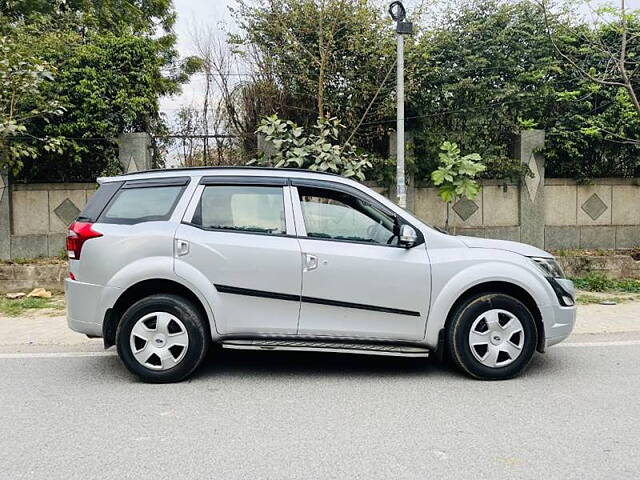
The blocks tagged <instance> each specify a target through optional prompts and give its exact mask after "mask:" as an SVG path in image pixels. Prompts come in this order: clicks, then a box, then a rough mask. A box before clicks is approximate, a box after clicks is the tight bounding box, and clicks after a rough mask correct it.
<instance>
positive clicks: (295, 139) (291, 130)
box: [250, 115, 371, 181]
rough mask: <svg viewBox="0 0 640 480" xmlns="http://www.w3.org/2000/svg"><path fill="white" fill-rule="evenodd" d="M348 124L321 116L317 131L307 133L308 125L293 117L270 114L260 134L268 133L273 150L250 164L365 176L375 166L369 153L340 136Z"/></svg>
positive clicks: (358, 176)
mask: <svg viewBox="0 0 640 480" xmlns="http://www.w3.org/2000/svg"><path fill="white" fill-rule="evenodd" d="M343 128H344V125H342V123H340V121H339V120H338V119H337V118H335V117H332V118H325V117H319V118H318V119H317V121H316V124H315V125H314V126H313V132H312V133H310V134H305V129H304V127H300V126H298V125H296V124H295V123H294V122H292V121H291V120H287V121H283V120H281V119H280V118H278V116H277V115H272V116H270V117H266V118H264V119H263V120H262V122H261V123H260V127H259V128H258V133H260V134H263V135H264V136H265V140H266V141H267V142H268V143H269V145H270V147H272V148H271V150H272V151H270V152H269V154H262V155H260V156H259V157H257V158H256V159H254V160H252V161H251V162H250V164H254V163H255V164H258V165H262V166H269V167H283V168H287V167H289V168H290V167H294V168H308V169H309V170H313V171H318V172H331V173H337V174H340V175H342V176H344V177H347V178H349V177H354V178H356V179H358V180H360V181H363V180H364V179H365V170H366V169H367V168H370V167H371V163H370V162H369V160H368V158H367V155H364V154H363V153H362V152H358V151H357V149H356V148H355V147H354V146H353V145H351V144H349V143H346V144H344V145H340V144H339V143H338V139H339V137H340V130H342V129H343Z"/></svg>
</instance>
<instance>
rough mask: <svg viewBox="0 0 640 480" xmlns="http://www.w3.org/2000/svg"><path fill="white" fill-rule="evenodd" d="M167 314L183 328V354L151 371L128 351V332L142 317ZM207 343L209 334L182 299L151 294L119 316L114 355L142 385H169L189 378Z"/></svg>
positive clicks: (199, 317)
mask: <svg viewBox="0 0 640 480" xmlns="http://www.w3.org/2000/svg"><path fill="white" fill-rule="evenodd" d="M154 312H167V313H170V314H171V315H174V316H175V317H176V318H177V319H179V320H180V321H181V322H182V324H183V325H184V327H185V329H186V332H187V334H188V339H189V342H188V346H187V351H186V353H185V354H184V355H183V357H182V360H181V361H180V362H179V363H178V364H177V365H175V366H174V367H171V368H169V369H167V370H153V369H151V368H147V367H145V366H144V365H142V364H141V363H139V362H138V361H137V360H136V359H135V357H134V355H133V352H132V350H131V345H130V341H129V338H130V335H131V330H132V329H133V327H134V326H135V324H136V323H137V322H138V320H139V319H140V318H142V317H143V316H144V315H147V314H149V313H154ZM209 343H210V332H209V329H208V327H207V324H206V322H205V320H204V319H203V318H202V316H201V314H200V312H199V311H198V309H196V307H195V306H194V305H193V304H192V303H191V302H189V301H188V300H186V299H185V298H183V297H180V296H177V295H170V294H158V295H151V296H149V297H146V298H143V299H142V300H139V301H137V302H136V303H134V304H133V305H132V306H131V307H129V308H128V309H127V311H126V312H125V313H124V315H123V316H122V318H121V320H120V323H119V324H118V329H117V332H116V346H117V348H118V355H119V356H120V359H121V360H122V362H123V363H124V364H125V366H126V367H127V369H128V370H129V371H130V372H131V373H133V374H134V375H136V376H137V377H138V378H140V379H141V380H142V381H144V382H149V383H172V382H179V381H181V380H184V379H186V378H187V377H189V376H190V375H191V374H192V373H193V372H194V371H195V370H196V369H197V368H198V367H199V366H200V364H201V363H202V360H203V359H204V358H205V355H206V354H207V350H208V348H209Z"/></svg>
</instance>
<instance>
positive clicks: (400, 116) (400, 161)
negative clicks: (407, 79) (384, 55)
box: [389, 2, 413, 208]
mask: <svg viewBox="0 0 640 480" xmlns="http://www.w3.org/2000/svg"><path fill="white" fill-rule="evenodd" d="M389 15H390V16H391V18H392V19H393V20H394V21H395V22H396V33H397V35H396V37H397V40H398V49H397V55H398V66H397V69H396V71H397V87H396V94H397V99H398V106H397V114H396V117H397V118H396V141H397V147H396V152H397V157H396V179H397V180H396V182H397V183H396V194H397V196H398V205H399V206H400V207H401V208H407V189H406V185H405V171H404V170H405V169H404V35H411V34H412V33H413V23H411V22H406V21H405V18H406V16H407V11H406V10H405V8H404V5H403V4H402V2H393V3H392V4H391V5H389Z"/></svg>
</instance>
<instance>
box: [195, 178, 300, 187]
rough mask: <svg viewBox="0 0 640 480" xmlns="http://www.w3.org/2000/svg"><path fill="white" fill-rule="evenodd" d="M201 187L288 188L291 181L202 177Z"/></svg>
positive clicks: (284, 179) (285, 179) (283, 179)
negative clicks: (263, 186)
mask: <svg viewBox="0 0 640 480" xmlns="http://www.w3.org/2000/svg"><path fill="white" fill-rule="evenodd" d="M200 185H234V186H235V185H246V186H255V185H265V186H280V187H286V186H288V185H289V179H288V178H286V177H258V176H256V177H252V176H245V177H243V176H239V175H215V176H213V175H212V176H208V177H202V179H201V180H200Z"/></svg>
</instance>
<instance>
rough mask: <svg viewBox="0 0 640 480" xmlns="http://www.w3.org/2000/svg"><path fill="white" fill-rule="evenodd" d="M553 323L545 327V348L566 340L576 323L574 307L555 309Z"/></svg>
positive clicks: (558, 307)
mask: <svg viewBox="0 0 640 480" xmlns="http://www.w3.org/2000/svg"><path fill="white" fill-rule="evenodd" d="M553 310H554V312H553V319H554V321H553V323H551V324H550V325H549V324H547V325H545V334H546V335H545V336H546V338H545V347H551V346H552V345H555V344H557V343H560V342H561V341H563V340H564V339H566V338H567V337H568V336H569V335H570V334H571V331H572V330H573V326H574V325H575V323H576V307H575V306H573V307H560V306H557V307H555V308H554V309H553Z"/></svg>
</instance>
